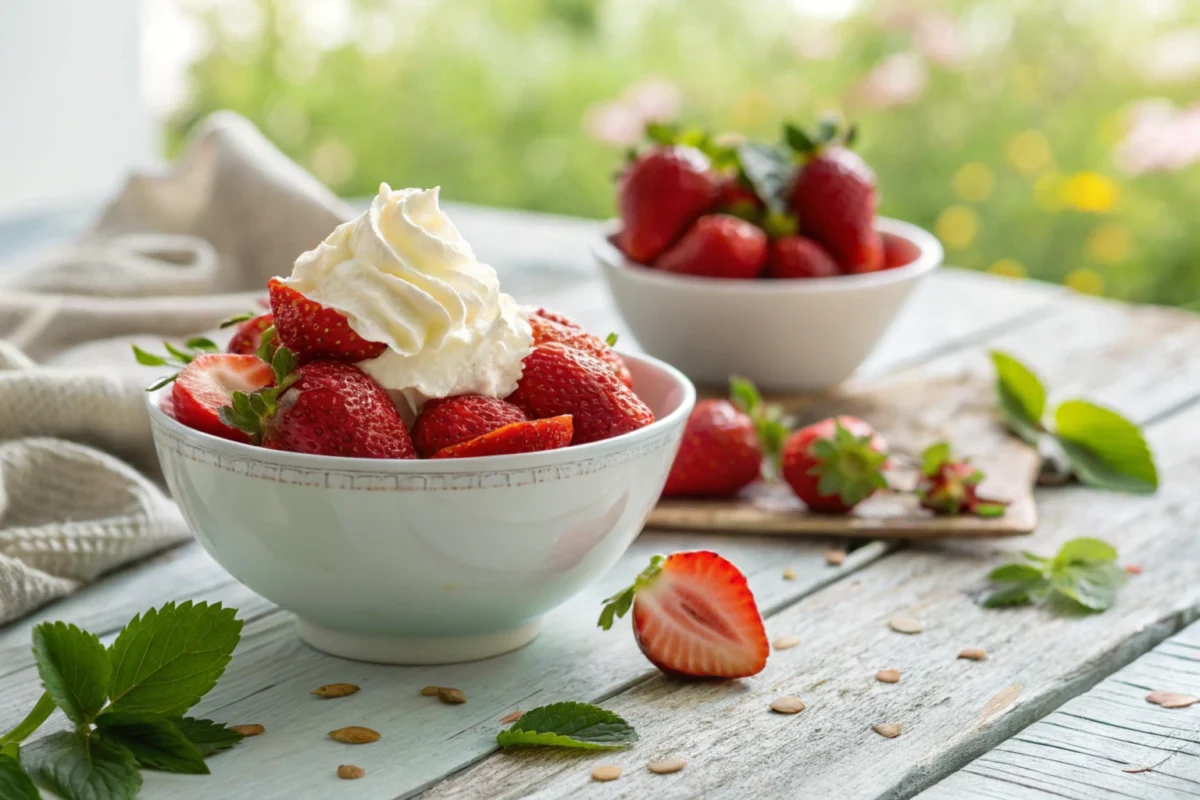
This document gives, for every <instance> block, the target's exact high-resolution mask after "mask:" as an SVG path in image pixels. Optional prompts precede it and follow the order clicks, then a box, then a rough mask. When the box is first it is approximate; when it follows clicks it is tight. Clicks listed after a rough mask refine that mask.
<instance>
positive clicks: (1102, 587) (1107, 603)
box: [1053, 564, 1125, 611]
mask: <svg viewBox="0 0 1200 800" xmlns="http://www.w3.org/2000/svg"><path fill="white" fill-rule="evenodd" d="M1124 585H1125V571H1124V570H1123V569H1121V568H1120V567H1118V566H1117V565H1116V564H1076V565H1073V566H1069V567H1064V568H1063V569H1062V570H1061V571H1059V572H1058V573H1056V574H1055V576H1054V579H1053V586H1054V590H1055V591H1056V592H1058V593H1059V594H1060V595H1062V596H1063V597H1066V598H1068V599H1070V600H1071V601H1073V602H1075V603H1077V604H1079V605H1080V606H1082V607H1083V608H1084V609H1086V610H1088V611H1104V610H1106V609H1109V608H1111V607H1112V605H1113V603H1115V602H1117V590H1118V589H1120V588H1121V587H1122V586H1124Z"/></svg>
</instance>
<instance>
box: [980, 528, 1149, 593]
mask: <svg viewBox="0 0 1200 800" xmlns="http://www.w3.org/2000/svg"><path fill="white" fill-rule="evenodd" d="M1022 555H1024V556H1025V558H1026V559H1027V560H1028V561H1030V562H1032V563H1031V564H1021V563H1013V564H1005V565H1003V566H1000V567H996V568H995V569H994V570H992V571H991V572H989V573H988V580H990V581H992V582H994V583H998V584H1006V585H1003V586H1001V588H1000V589H998V590H997V591H995V592H993V593H992V594H990V595H988V596H987V597H985V598H984V599H983V605H984V607H986V608H996V607H998V606H1011V605H1022V604H1024V603H1030V602H1034V603H1043V602H1050V603H1052V604H1054V605H1056V606H1057V607H1058V608H1059V609H1060V610H1071V609H1075V610H1083V611H1104V610H1105V609H1107V608H1110V607H1111V606H1112V604H1113V603H1115V602H1116V600H1117V590H1118V589H1120V588H1121V587H1122V586H1123V585H1124V584H1125V571H1124V570H1122V569H1121V568H1120V567H1119V566H1117V551H1116V549H1114V548H1113V546H1112V545H1110V544H1109V543H1108V542H1103V541H1101V540H1099V539H1092V538H1088V537H1083V538H1079V539H1072V540H1071V541H1069V542H1067V543H1066V544H1064V545H1063V546H1062V548H1060V549H1059V551H1058V554H1057V555H1055V556H1054V558H1044V557H1042V556H1038V555H1034V554H1033V553H1028V552H1024V553H1022Z"/></svg>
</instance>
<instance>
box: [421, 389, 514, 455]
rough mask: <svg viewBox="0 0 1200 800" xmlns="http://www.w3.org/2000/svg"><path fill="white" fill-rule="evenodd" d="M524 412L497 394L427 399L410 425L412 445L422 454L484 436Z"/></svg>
mask: <svg viewBox="0 0 1200 800" xmlns="http://www.w3.org/2000/svg"><path fill="white" fill-rule="evenodd" d="M525 419H526V417H525V412H523V411H522V410H521V409H519V408H517V407H516V406H514V405H513V404H512V403H506V402H505V401H503V400H500V399H499V398H496V397H485V396H484V395H481V394H460V395H456V396H454V397H442V398H438V399H434V400H430V401H429V402H428V403H426V404H425V407H424V408H423V409H421V415H420V416H419V417H417V421H416V423H414V424H413V428H412V440H413V445H414V446H415V447H416V448H417V453H418V454H420V456H421V458H432V457H433V455H434V453H437V452H438V451H439V450H444V449H446V448H447V447H451V446H453V445H457V444H462V443H463V442H467V441H470V440H472V439H474V438H475V437H477V436H483V435H484V434H485V433H490V432H492V431H494V430H496V429H497V428H502V427H504V426H505V425H511V424H512V423H514V422H524V421H525Z"/></svg>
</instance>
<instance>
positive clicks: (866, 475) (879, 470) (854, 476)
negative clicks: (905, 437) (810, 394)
mask: <svg viewBox="0 0 1200 800" xmlns="http://www.w3.org/2000/svg"><path fill="white" fill-rule="evenodd" d="M874 436H875V435H874V433H868V434H866V435H865V436H855V435H854V434H853V433H851V432H850V431H849V430H848V429H847V428H846V426H844V425H843V424H842V422H841V420H840V419H839V420H835V422H834V431H833V436H829V437H824V438H820V439H815V440H813V442H812V444H810V445H809V448H808V452H809V455H811V456H812V458H813V460H814V461H816V464H814V465H813V466H812V467H811V468H810V469H809V470H808V474H809V475H815V476H816V477H817V478H818V479H819V480H818V483H817V492H818V493H819V494H821V495H822V496H824V497H834V496H837V497H839V498H841V501H842V502H843V503H845V504H846V505H847V506H855V505H858V504H859V503H861V502H862V501H863V500H865V499H866V498H867V497H869V496H870V495H871V494H872V493H874V492H875V491H877V490H879V489H886V488H888V482H887V478H886V477H885V476H884V474H883V467H884V464H886V463H887V459H888V454H887V453H882V452H880V451H878V450H876V449H875V448H874V446H873V445H872V440H873V439H874Z"/></svg>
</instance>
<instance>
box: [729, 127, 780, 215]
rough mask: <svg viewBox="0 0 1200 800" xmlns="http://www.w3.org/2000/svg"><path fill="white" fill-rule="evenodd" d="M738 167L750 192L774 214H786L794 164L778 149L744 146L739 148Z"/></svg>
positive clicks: (753, 143)
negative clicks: (748, 185) (751, 190)
mask: <svg viewBox="0 0 1200 800" xmlns="http://www.w3.org/2000/svg"><path fill="white" fill-rule="evenodd" d="M737 161H738V166H739V167H740V168H741V171H742V175H744V176H745V178H746V181H747V182H748V183H749V184H750V188H752V189H753V190H754V193H755V194H756V195H758V199H759V200H762V201H763V205H765V206H766V207H767V210H768V211H769V212H771V213H772V214H776V215H786V214H787V191H788V186H789V185H790V183H791V180H792V167H793V165H792V160H791V159H790V158H788V156H787V153H784V152H783V151H782V150H780V149H779V148H777V147H771V146H770V145H765V144H758V143H755V142H744V143H742V144H741V145H739V146H738V148H737Z"/></svg>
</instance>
